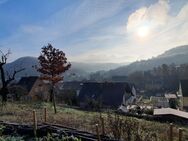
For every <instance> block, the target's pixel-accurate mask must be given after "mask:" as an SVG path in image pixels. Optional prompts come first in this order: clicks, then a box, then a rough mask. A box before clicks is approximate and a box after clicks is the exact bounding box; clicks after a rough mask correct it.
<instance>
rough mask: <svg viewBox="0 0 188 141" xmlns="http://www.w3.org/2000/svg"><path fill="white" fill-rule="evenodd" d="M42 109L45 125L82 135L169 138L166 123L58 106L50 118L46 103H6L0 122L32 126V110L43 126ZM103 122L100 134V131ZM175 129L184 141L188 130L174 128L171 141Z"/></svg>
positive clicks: (141, 140)
mask: <svg viewBox="0 0 188 141" xmlns="http://www.w3.org/2000/svg"><path fill="white" fill-rule="evenodd" d="M44 108H47V122H48V123H53V124H61V125H63V126H69V127H72V128H76V129H78V130H82V131H89V132H91V133H96V127H95V125H96V124H99V132H100V133H101V134H102V132H105V134H106V135H108V136H111V137H113V138H116V139H121V140H127V141H156V140H157V141H166V140H168V135H169V123H159V122H154V121H146V120H144V119H137V118H133V117H127V116H120V115H117V114H114V113H112V112H108V111H106V112H105V113H99V112H90V111H82V110H78V109H73V108H66V107H64V106H60V105H59V106H58V107H57V110H58V113H57V114H54V111H53V106H52V105H51V104H49V103H7V105H6V106H4V107H2V106H1V111H0V120H1V121H6V122H16V123H20V124H32V123H33V110H35V111H36V114H37V121H38V123H42V122H44ZM102 121H104V131H103V130H102V124H101V123H102ZM178 128H183V129H184V131H183V141H185V140H188V126H187V125H184V126H183V125H174V130H173V132H174V133H173V134H174V141H178Z"/></svg>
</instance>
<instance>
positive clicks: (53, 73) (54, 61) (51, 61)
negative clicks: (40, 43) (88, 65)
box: [0, 44, 71, 113]
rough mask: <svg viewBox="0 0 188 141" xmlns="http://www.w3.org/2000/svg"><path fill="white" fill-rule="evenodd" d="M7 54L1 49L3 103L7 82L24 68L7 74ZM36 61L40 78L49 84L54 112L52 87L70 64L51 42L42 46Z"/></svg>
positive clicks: (0, 93)
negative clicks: (5, 67)
mask: <svg viewBox="0 0 188 141" xmlns="http://www.w3.org/2000/svg"><path fill="white" fill-rule="evenodd" d="M9 54H10V52H9V51H8V53H6V54H4V53H3V52H2V51H1V59H0V73H1V82H2V87H1V88H0V96H1V98H2V103H3V104H6V102H7V95H8V93H9V89H8V86H9V84H10V83H11V82H12V81H13V80H14V79H15V76H16V74H17V73H19V72H21V71H23V70H24V68H20V69H18V70H14V71H13V73H12V74H9V73H8V71H6V70H5V69H4V66H5V64H6V63H7V59H8V55H9ZM38 61H39V66H36V69H37V71H38V72H40V73H41V76H40V78H41V79H42V80H46V81H47V82H48V83H49V84H50V85H51V91H50V102H52V103H53V106H54V112H55V113H56V112H57V110H56V103H55V94H54V87H55V85H56V84H57V83H58V82H59V81H63V73H64V72H65V71H67V70H68V69H69V68H70V67H71V64H70V63H69V62H67V58H66V57H65V53H64V52H63V51H61V50H59V49H56V48H54V47H53V46H52V45H51V44H48V45H47V46H44V47H42V51H41V54H40V56H39V57H38ZM5 73H6V74H5Z"/></svg>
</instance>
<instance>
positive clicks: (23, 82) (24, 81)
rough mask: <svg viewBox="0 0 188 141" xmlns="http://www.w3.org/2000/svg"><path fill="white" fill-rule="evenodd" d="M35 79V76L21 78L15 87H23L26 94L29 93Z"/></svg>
mask: <svg viewBox="0 0 188 141" xmlns="http://www.w3.org/2000/svg"><path fill="white" fill-rule="evenodd" d="M37 79H38V77H37V76H29V77H22V78H21V79H20V81H19V82H18V83H17V85H19V86H22V87H24V88H25V89H26V90H27V91H28V92H30V90H31V89H32V87H33V85H34V83H35V82H36V80H37Z"/></svg>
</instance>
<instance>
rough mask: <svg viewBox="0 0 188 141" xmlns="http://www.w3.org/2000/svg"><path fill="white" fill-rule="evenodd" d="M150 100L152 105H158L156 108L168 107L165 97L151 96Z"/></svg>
mask: <svg viewBox="0 0 188 141" xmlns="http://www.w3.org/2000/svg"><path fill="white" fill-rule="evenodd" d="M150 101H151V103H152V105H153V107H158V108H168V107H169V101H168V99H167V98H166V97H159V96H151V97H150Z"/></svg>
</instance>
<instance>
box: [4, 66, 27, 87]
mask: <svg viewBox="0 0 188 141" xmlns="http://www.w3.org/2000/svg"><path fill="white" fill-rule="evenodd" d="M23 70H25V68H22V69H19V70H14V72H13V74H12V76H10V75H9V76H8V77H9V78H8V80H6V85H8V84H9V83H10V82H11V81H13V80H14V79H15V76H16V74H17V73H19V72H21V71H23Z"/></svg>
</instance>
